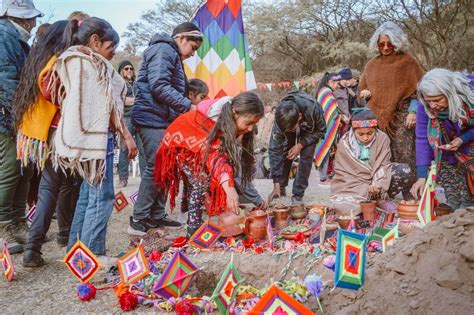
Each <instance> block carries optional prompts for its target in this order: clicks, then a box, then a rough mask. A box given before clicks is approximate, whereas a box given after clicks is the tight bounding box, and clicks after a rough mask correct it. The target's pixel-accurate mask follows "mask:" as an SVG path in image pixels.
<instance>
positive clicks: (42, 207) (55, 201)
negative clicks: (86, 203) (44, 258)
mask: <svg viewBox="0 0 474 315" xmlns="http://www.w3.org/2000/svg"><path fill="white" fill-rule="evenodd" d="M80 186H81V179H80V178H78V177H77V176H71V175H69V174H68V175H66V174H64V172H63V171H62V170H60V169H59V170H57V171H56V170H54V168H53V165H52V163H51V161H50V160H47V161H46V165H45V167H44V169H43V171H42V172H41V181H40V185H39V193H38V203H37V205H36V213H35V216H34V218H33V222H32V223H31V227H30V231H29V237H28V244H27V246H26V249H27V250H33V251H36V252H40V251H41V246H42V245H43V240H44V237H45V236H46V233H47V232H48V230H49V226H50V225H51V219H52V217H53V213H54V210H55V209H56V213H57V216H58V225H59V234H60V235H61V236H68V235H69V232H70V230H71V224H72V219H73V217H74V210H75V208H76V203H77V198H78V197H79V189H80Z"/></svg>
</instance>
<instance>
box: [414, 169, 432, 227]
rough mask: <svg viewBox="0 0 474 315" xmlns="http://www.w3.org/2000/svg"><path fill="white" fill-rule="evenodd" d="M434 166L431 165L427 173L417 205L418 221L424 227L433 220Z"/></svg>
mask: <svg viewBox="0 0 474 315" xmlns="http://www.w3.org/2000/svg"><path fill="white" fill-rule="evenodd" d="M435 189H436V164H434V163H433V164H432V165H431V168H430V172H429V173H428V179H427V180H426V183H425V188H424V189H423V194H422V195H421V199H420V204H419V205H418V211H417V213H416V214H417V215H418V219H419V220H420V222H421V225H422V226H424V225H426V224H428V223H430V222H431V221H433V220H434V219H435V217H436V216H435V213H434V208H435V206H436V203H437V200H436V198H435V197H436V193H435Z"/></svg>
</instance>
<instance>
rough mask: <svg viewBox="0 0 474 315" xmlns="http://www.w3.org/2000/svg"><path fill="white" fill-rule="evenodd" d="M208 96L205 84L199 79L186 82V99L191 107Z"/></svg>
mask: <svg viewBox="0 0 474 315" xmlns="http://www.w3.org/2000/svg"><path fill="white" fill-rule="evenodd" d="M207 94H209V88H208V87H207V84H206V83H205V82H204V81H202V80H199V79H191V80H189V82H188V98H189V99H190V100H191V103H192V104H193V105H197V104H199V103H200V102H201V101H202V100H204V99H205V98H206V97H207Z"/></svg>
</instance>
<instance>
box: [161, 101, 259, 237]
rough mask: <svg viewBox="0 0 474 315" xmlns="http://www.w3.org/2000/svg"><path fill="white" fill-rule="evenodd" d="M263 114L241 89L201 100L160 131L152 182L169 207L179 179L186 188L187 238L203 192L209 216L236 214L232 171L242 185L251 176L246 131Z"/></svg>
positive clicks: (195, 221)
mask: <svg viewBox="0 0 474 315" xmlns="http://www.w3.org/2000/svg"><path fill="white" fill-rule="evenodd" d="M215 103H218V104H215ZM214 104H215V105H219V106H214ZM263 112H264V109H263V103H262V101H261V100H260V98H259V97H258V96H257V95H256V94H254V93H252V92H244V93H240V94H239V95H237V96H236V97H234V98H233V99H229V98H226V99H219V100H209V101H205V102H201V104H200V106H198V110H196V111H191V112H189V113H186V114H183V115H181V116H180V117H178V118H177V119H176V120H175V121H174V122H173V123H172V124H171V125H170V126H169V127H168V129H167V130H166V132H165V135H164V137H163V142H162V143H161V145H160V148H159V150H158V153H157V155H156V159H155V163H156V167H155V181H156V183H157V185H158V187H159V188H160V189H165V190H166V191H167V192H168V193H169V195H170V203H171V208H173V207H174V205H175V198H176V196H177V195H178V191H179V182H180V181H181V180H182V181H183V184H184V187H185V189H186V190H187V191H188V203H187V206H188V211H189V216H188V236H191V235H192V234H193V233H194V232H195V231H196V230H197V229H198V228H199V226H201V224H202V223H203V220H202V208H203V205H204V200H205V196H206V193H207V192H208V191H209V195H210V205H209V208H208V215H209V216H213V215H217V214H219V213H221V212H222V210H223V209H227V210H228V211H233V212H235V213H239V195H238V193H237V191H236V189H235V187H234V173H236V172H237V173H241V174H242V179H241V182H242V185H244V186H245V185H246V184H247V183H249V182H251V180H252V167H253V163H254V158H253V140H254V133H253V132H252V130H253V127H254V126H255V124H256V123H257V122H258V121H259V120H260V118H261V117H262V116H263ZM216 113H219V114H217V115H216ZM213 117H214V119H212V118H213ZM216 118H217V119H216ZM216 120H217V121H216ZM239 137H242V141H241V148H242V152H241V153H240V152H239V148H238V146H239V144H238V142H237V139H238V138H239ZM191 140H192V141H191Z"/></svg>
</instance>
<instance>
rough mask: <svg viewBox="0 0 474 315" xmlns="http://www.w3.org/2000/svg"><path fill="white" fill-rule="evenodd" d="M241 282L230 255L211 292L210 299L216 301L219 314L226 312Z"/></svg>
mask: <svg viewBox="0 0 474 315" xmlns="http://www.w3.org/2000/svg"><path fill="white" fill-rule="evenodd" d="M241 283H242V278H241V277H240V275H239V273H238V272H237V268H235V266H234V263H233V257H232V258H231V260H230V261H229V264H227V267H226V269H225V270H224V273H223V274H222V276H221V279H220V280H219V282H218V283H217V286H216V288H215V289H214V292H213V293H212V299H213V300H214V302H216V305H217V308H218V309H219V311H220V312H221V314H227V310H228V309H229V307H230V305H231V304H232V302H233V301H234V299H235V295H236V294H237V291H238V289H239V286H240V284H241Z"/></svg>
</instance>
